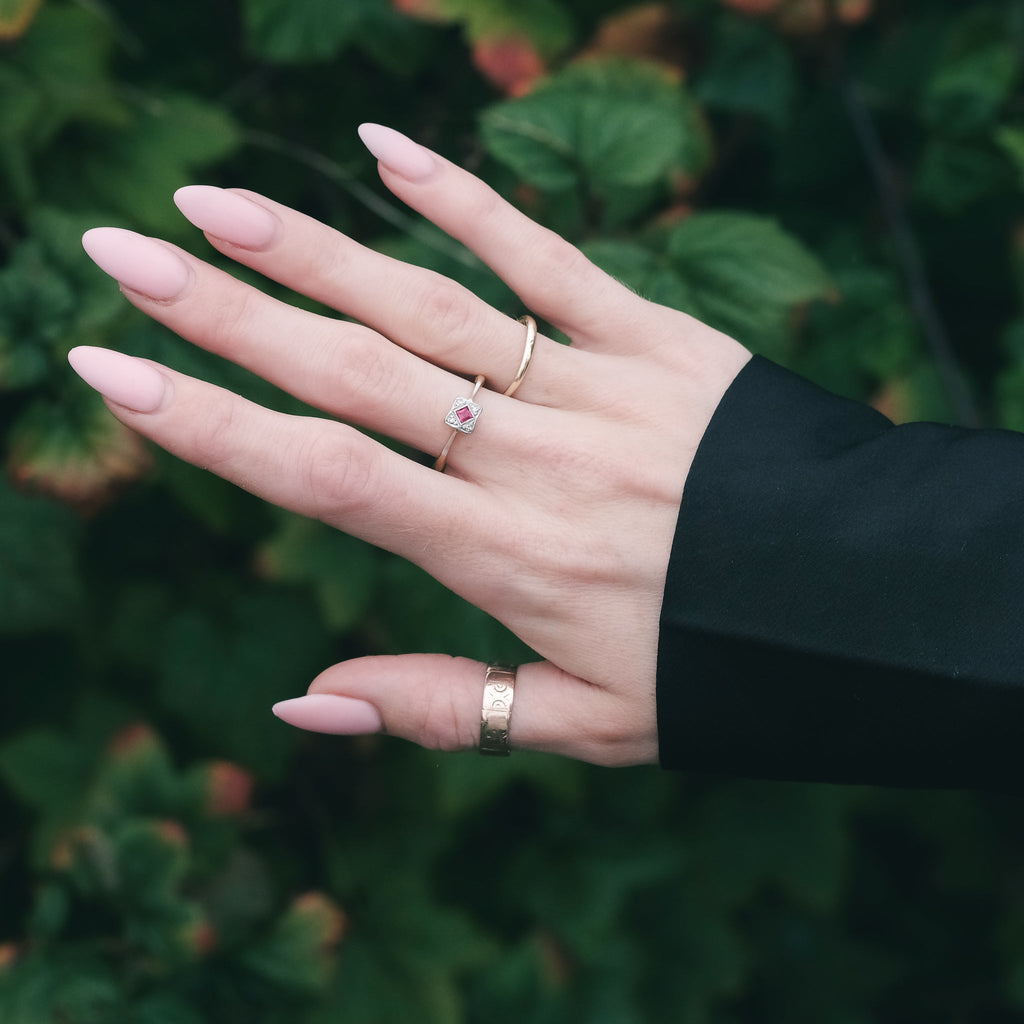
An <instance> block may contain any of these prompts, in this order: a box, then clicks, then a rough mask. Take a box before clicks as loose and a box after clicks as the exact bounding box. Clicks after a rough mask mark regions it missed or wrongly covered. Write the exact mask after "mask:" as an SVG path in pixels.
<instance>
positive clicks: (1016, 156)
mask: <svg viewBox="0 0 1024 1024" xmlns="http://www.w3.org/2000/svg"><path fill="white" fill-rule="evenodd" d="M995 138H996V142H997V143H998V144H999V146H1000V147H1001V148H1002V150H1003V152H1004V153H1005V154H1006V155H1007V156H1008V157H1009V158H1010V162H1011V163H1012V164H1013V167H1014V169H1015V170H1016V172H1017V183H1018V185H1019V186H1020V187H1021V188H1024V128H1017V127H1012V126H1010V125H1003V126H1002V127H1001V128H998V129H996V134H995Z"/></svg>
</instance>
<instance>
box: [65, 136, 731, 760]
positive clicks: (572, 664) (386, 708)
mask: <svg viewBox="0 0 1024 1024" xmlns="http://www.w3.org/2000/svg"><path fill="white" fill-rule="evenodd" d="M361 134H362V135H363V139H364V142H365V143H366V145H367V146H368V148H369V149H370V150H371V152H372V153H373V154H374V155H375V156H376V157H377V158H378V159H379V161H380V173H381V177H382V178H383V180H384V183H385V184H386V185H387V187H388V188H389V189H391V191H392V192H393V193H394V194H395V195H396V196H398V197H399V198H401V199H402V200H403V201H404V202H406V203H407V204H409V206H411V207H413V208H414V209H416V210H418V211H420V212H421V213H422V214H424V215H425V216H427V217H429V218H430V219H431V220H432V221H433V222H434V223H435V224H437V225H438V226H440V227H441V228H443V229H444V230H445V231H447V232H448V233H449V234H450V235H453V236H454V237H455V238H457V239H458V240H460V241H461V242H463V243H465V244H466V245H467V246H468V247H469V248H470V249H471V250H473V251H474V252H475V253H477V255H479V256H480V258H481V259H483V260H484V261H485V262H486V263H487V264H489V265H490V266H491V267H492V268H493V269H494V270H495V271H496V272H497V273H498V274H499V275H500V276H501V277H502V278H503V279H504V280H505V281H506V282H507V284H508V285H509V286H510V287H511V288H512V289H513V290H514V291H515V292H516V293H517V294H518V295H519V296H520V298H521V299H522V301H523V305H524V310H523V312H530V313H533V314H534V315H535V316H537V317H538V318H543V319H544V320H546V321H547V322H549V323H551V324H553V325H554V326H556V327H557V328H559V329H560V330H562V331H563V332H564V333H565V334H566V335H567V336H568V337H569V338H571V339H572V346H571V347H566V346H563V345H560V344H558V343H556V342H554V341H551V340H548V339H546V338H544V337H540V338H538V339H537V345H536V349H535V352H534V356H533V360H532V364H531V366H530V368H529V370H528V372H527V374H526V376H525V379H524V380H523V383H522V385H521V387H520V388H519V389H518V391H517V392H516V393H515V396H514V397H505V396H504V395H503V394H502V392H503V391H504V390H505V389H506V388H507V387H508V385H509V384H510V383H511V381H512V379H513V377H514V375H515V373H516V368H517V366H518V365H519V361H520V357H521V355H522V352H523V344H524V340H525V330H524V327H523V325H522V324H520V323H517V322H516V321H515V320H514V319H511V318H509V317H507V316H505V315H504V314H502V313H499V312H498V311H497V310H495V309H492V308H491V307H489V306H488V305H486V304H485V303H484V302H482V301H480V300H479V299H477V298H476V297H475V296H474V295H472V294H471V293H469V292H468V291H466V290H465V289H464V288H462V287H461V286H460V285H457V284H455V283H454V282H452V281H449V280H447V279H446V278H444V277H441V276H440V275H438V274H436V273H433V272H431V271H427V270H423V269H420V268H417V267H412V266H408V265H406V264H403V263H401V262H398V261H396V260H393V259H390V258H388V257H386V256H382V255H380V254H378V253H375V252H373V251H371V250H369V249H366V248H364V247H363V246H361V245H359V244H358V243H356V242H354V241H352V240H351V239H350V238H346V237H345V236H343V235H341V234H339V233H338V232H336V231H333V230H331V229H329V228H327V227H325V226H323V225H321V224H318V223H316V222H315V221H313V220H311V219H309V218H308V217H305V216H302V215H301V214H298V213H296V212H294V211H293V210H289V209H286V208H284V207H282V206H279V205H277V204H276V203H273V202H271V201H270V200H268V199H264V198H263V197H261V196H257V195H254V194H252V193H248V192H244V191H240V190H231V191H224V190H221V189H214V188H208V187H204V186H194V187H190V188H186V189H182V190H181V191H180V192H179V193H178V195H177V197H176V199H177V202H178V205H179V206H180V208H181V210H182V211H183V212H184V214H185V216H186V217H188V218H189V220H191V221H192V222H193V223H194V224H196V225H197V226H198V227H200V228H202V229H203V230H204V231H205V232H206V234H207V237H208V239H209V240H210V242H211V243H212V244H213V245H214V246H215V247H216V248H217V249H219V250H220V251H221V252H223V253H225V254H226V255H228V256H230V257H231V258H232V259H234V260H237V261H238V262H239V263H243V264H245V265H246V266H249V267H252V268H254V269H256V270H258V271H260V272H261V273H263V274H265V275H266V276H268V277H270V278H273V279H274V280H277V281H279V282H281V283H283V284H285V285H287V286H289V287H291V288H293V289H295V290H296V291H298V292H302V293H304V294H306V295H308V296H310V297H312V298H314V299H317V300H319V301H320V302H322V303H325V304H327V305H328V306H330V307H332V308H334V309H337V310H339V311H341V312H342V313H344V314H346V315H348V316H351V317H353V318H354V319H355V320H358V321H359V322H360V324H352V323H347V322H342V321H338V320H333V319H328V318H325V317H321V316H317V315H314V314H312V313H309V312H304V311H301V310H298V309H295V308H292V307H291V306H288V305H286V304H284V303H281V302H279V301H276V300H274V299H272V298H269V297H267V296H266V295H264V294H263V293H261V292H259V291H258V290H256V289H253V288H251V287H249V286H248V285H245V284H242V283H240V282H238V281H237V280H235V279H234V278H232V277H231V276H229V275H228V274H225V273H223V272H221V271H219V270H216V269H214V268H213V267H211V266H209V265H207V264H206V263H204V262H202V261H201V260H199V259H196V258H195V257H193V256H191V255H189V254H188V253H185V252H182V251H181V250H179V249H177V248H176V247H174V246H171V245H169V244H167V243H165V242H161V241H158V240H154V239H148V238H143V237H142V236H139V235H135V234H133V233H131V232H126V231H121V230H118V229H113V228H99V229H96V230H94V231H91V232H89V233H88V234H87V235H86V238H85V245H86V248H87V250H88V251H89V253H90V255H91V256H92V257H93V259H94V260H95V261H96V262H97V263H98V264H99V265H100V266H101V267H102V268H103V269H104V270H106V271H107V272H108V273H110V274H111V275H112V276H114V277H116V278H117V279H118V280H119V281H120V283H121V287H122V289H123V291H124V293H125V295H126V296H127V297H128V299H129V300H130V301H131V302H133V303H134V304H135V305H136V306H138V307H139V308H140V309H141V310H143V311H144V312H146V313H147V314H149V315H150V316H152V317H153V318H154V319H156V320H159V321H160V322H161V323H163V324H166V325H167V326H168V327H170V328H172V329H173V330H174V331H176V332H177V333H178V334H180V335H181V336H182V337H184V338H187V339H188V340H189V341H191V342H193V343H195V344H197V345H201V346H202V347H204V348H206V349H209V350H210V351H211V352H216V353H218V354H220V355H223V356H225V357H227V358H229V359H232V360H234V361H235V362H237V363H240V364H242V365H244V366H246V367H248V368H249V369H251V370H253V371H255V372H256V373H258V374H261V375H262V376H263V377H265V378H267V379H268V380H270V381H272V382H273V383H275V384H277V385H279V386H280V387H282V388H284V389H286V390H288V391H290V392H291V393H292V394H294V395H296V396H297V397H299V398H301V399H303V400H304V401H306V402H308V403H310V404H311V405H313V406H316V407H318V408H320V409H322V410H324V412H326V413H327V414H329V415H330V416H331V417H337V420H335V419H319V418H314V417H295V416H286V415H282V414H279V413H275V412H271V411H269V410H267V409H264V408H262V407H260V406H257V405H254V404H252V403H250V402H248V401H246V400H245V399H243V398H241V397H239V396H238V395H234V394H231V393H230V392H227V391H224V390H222V389H219V388H216V387H213V386H212V385H210V384H207V383H205V382H203V381H199V380H195V379H192V378H189V377H186V376H183V375H182V374H179V373H176V372H174V371H172V370H169V369H167V368H165V367H162V366H157V365H156V364H153V363H150V362H148V361H144V360H139V359H134V358H132V357H128V356H123V355H120V354H119V353H113V352H109V351H106V350H102V349H91V348H79V349H76V350H74V352H73V353H72V356H71V361H72V363H73V365H74V366H75V368H76V370H77V371H78V372H79V373H80V374H81V375H82V376H83V377H84V378H85V379H86V380H87V381H88V382H89V383H90V384H92V385H93V386H94V387H96V388H97V389H98V390H99V391H101V392H102V393H103V394H104V395H105V396H106V398H107V400H108V404H109V405H110V408H111V411H112V412H113V413H114V415H115V416H117V417H118V419H120V420H121V421H122V422H123V423H125V424H127V425H128V426H130V427H132V428H133V429H135V430H137V431H138V432H139V433H140V434H144V435H145V436H146V437H149V438H151V439H152V440H154V441H155V442H156V443H157V444H159V445H161V446H163V447H164V448H166V449H168V450H169V451H171V452H173V453H175V454H176V455H178V456H180V457H181V458H183V459H187V460H188V461H189V462H193V463H195V464H196V465H199V466H203V467H205V468H207V469H210V470H211V471H213V472H215V473H217V474H219V475H220V476H223V477H225V478H226V479H229V480H232V481H234V482H235V483H237V484H239V485H241V486H242V487H245V488H246V489H248V490H250V491H252V492H253V493H255V494H258V495H260V496H262V497H264V498H266V499H267V500H269V501H273V502H275V503H277V504H279V505H282V506H285V507H286V508H290V509H293V510H295V511H297V512H301V513H303V514H305V515H309V516H316V517H318V518H320V519H322V520H323V521H324V522H326V523H329V524H330V525H332V526H335V527H337V528H338V529H341V530H345V531H347V532H348V533H351V534H354V535H355V536H358V537H362V538H364V539H366V540H368V541H371V542H372V543H374V544H378V545H380V546H381V547H384V548H387V549H388V550H390V551H393V552H395V553H397V554H399V555H402V556H403V557H405V558H408V559H410V560H411V561H413V562H415V563H417V564H418V565H420V566H422V567H423V568H424V569H426V570H427V571H428V572H430V573H431V574H432V575H433V576H435V577H436V578H437V579H438V580H440V581H441V582H442V583H444V584H445V585H446V586H448V587H450V588H451V589H452V590H454V591H455V592H457V593H458V594H460V595H462V596H463V597H464V598H466V599H467V600H469V601H471V602H472V603H473V604H476V605H479V607H481V608H482V609H484V610H485V611H486V612H488V613H489V614H491V615H492V616H494V617H495V618H497V619H499V620H500V621H501V622H503V623H505V624H506V625H507V626H508V627H509V628H510V629H512V630H513V631H514V632H515V633H516V634H517V635H518V636H520V637H521V638H522V639H523V640H524V641H525V642H526V643H527V644H529V645H530V646H531V647H532V648H533V649H534V650H535V651H537V652H538V653H539V654H540V655H541V656H542V657H544V658H546V659H547V661H545V662H540V663H537V664H532V665H526V666H523V667H522V668H521V669H520V671H519V680H518V686H517V688H516V699H515V709H514V714H513V717H512V722H511V742H512V746H513V747H514V748H529V749H536V750H547V751H554V752H558V753H561V754H566V755H569V756H571V757H577V758H582V759H584V760H588V761H593V762H597V763H601V764H630V763H638V762H648V761H654V760H656V759H657V754H658V743H657V724H656V713H655V671H656V663H657V648H658V617H659V611H660V607H661V600H662V591H663V587H664V580H665V571H666V566H667V564H668V558H669V550H670V546H671V543H672V537H673V532H674V528H675V522H676V515H677V510H678V506H679V501H680V497H681V495H682V491H683V485H684V483H685V481H686V475H687V471H688V469H689V466H690V463H691V460H692V457H693V454H694V452H695V450H696V448H697V445H698V443H699V442H700V439H701V436H702V434H703V432H704V429H705V427H706V426H707V424H708V421H709V420H710V418H711V415H712V413H713V411H714V409H715V407H716V405H717V404H718V402H719V400H720V399H721V397H722V395H723V394H724V392H725V390H726V388H728V386H729V384H730V382H731V381H732V380H733V378H734V377H735V376H736V374H737V373H738V372H739V370H740V368H741V367H742V366H743V364H744V363H745V362H746V360H747V358H748V353H747V352H746V351H745V350H744V349H743V348H742V347H741V346H740V345H738V344H737V343H736V342H734V341H732V340H730V339H728V338H726V337H723V336H722V335H720V334H718V333H717V332H715V331H713V330H711V329H710V328H707V327H705V326H703V325H701V324H700V323H698V322H697V321H695V320H693V319H692V318H690V317H688V316H686V315H685V314H683V313H679V312H677V311H674V310H671V309H667V308H665V307H662V306H657V305H653V304H652V303H649V302H647V301H645V300H644V299H642V298H640V297H639V296H637V295H636V294H634V293H633V292H631V291H629V290H628V289H627V288H625V287H623V286H622V285H620V284H618V283H617V282H615V281H614V280H612V279H611V278H609V277H608V276H607V275H606V274H604V273H603V272H602V271H600V270H598V269H597V268H596V267H594V266H593V265H592V264H591V263H589V262H588V261H587V260H586V259H585V258H584V257H583V256H582V255H581V254H580V252H579V251H578V250H576V249H575V248H573V247H572V246H571V245H569V244H568V243H567V242H565V241H564V240H563V239H561V238H559V237H558V236H556V235H554V234H552V233H551V232H550V231H548V230H546V229H545V228H542V227H540V226H538V225H537V224H534V223H533V222H531V221H530V220H529V219H527V218H526V217H525V216H523V215H522V214H521V213H519V212H517V211H516V210H515V209H513V208H512V207H511V206H510V205H508V204H507V203H506V202H504V200H502V199H501V198H500V197H499V196H497V195H496V194H495V193H494V192H493V191H492V190H491V189H490V188H488V187H487V186H486V185H484V184H483V183H482V182H480V181H479V180H477V179H476V178H474V177H473V176H472V175H470V174H468V173H467V172H465V171H463V170H461V169H459V168H458V167H456V166H454V165H453V164H451V163H449V162H447V161H445V160H443V159H442V158H440V157H439V156H437V155H435V154H433V153H431V152H429V151H428V150H425V149H423V148H422V147H420V146H418V145H416V144H415V143H413V142H411V141H410V140H408V139H406V138H405V137H404V136H401V135H399V134H397V133H396V132H393V131H391V130H390V129H386V128H382V127H380V126H376V125H366V126H364V127H363V128H362V129H361ZM477 374H483V375H484V376H485V377H486V385H485V389H484V390H481V391H480V393H479V394H478V395H477V398H476V401H477V402H478V404H479V405H480V406H481V407H482V412H481V414H480V418H479V424H478V426H477V428H476V430H475V431H474V432H473V433H472V434H470V435H466V436H461V435H460V436H459V437H457V438H456V440H455V443H454V445H453V446H452V449H451V452H450V454H449V457H448V463H447V469H446V471H445V472H444V473H439V472H436V471H435V470H434V469H433V468H431V467H430V466H426V465H421V464H419V463H417V462H415V461H413V460H411V459H409V458H406V457H403V456H402V455H400V454H397V453H395V452H394V451H392V450H390V449H388V448H387V447H385V446H383V445H381V444H379V443H378V442H376V441H374V440H372V439H371V438H370V437H368V436H366V435H365V434H363V433H361V432H360V431H359V430H357V429H355V428H354V427H353V426H349V425H348V424H354V425H355V426H358V427H364V428H367V429H369V430H371V431H376V432H380V433H383V434H387V435H390V436H391V437H394V438H396V439H398V440H400V441H402V442H405V443H406V444H407V445H410V446H412V447H413V448H416V449H418V450H420V451H423V452H426V453H428V454H429V455H431V456H436V455H437V454H438V453H439V452H440V451H441V449H442V448H443V447H444V445H445V443H446V441H447V440H448V438H449V436H450V434H451V429H450V428H449V427H448V426H447V425H446V424H445V423H444V418H445V415H446V414H447V413H448V411H449V408H450V407H451V403H452V400H453V399H454V398H455V397H456V396H465V397H468V396H469V393H470V391H471V389H472V384H471V383H469V382H470V381H472V379H473V378H474V377H475V376H476V375H477ZM339 420H340V421H343V422H338V421H339ZM700 583H701V581H700V580H694V581H693V584H694V586H698V587H699V586H700ZM483 676H484V671H483V667H482V666H481V665H479V664H477V663H475V662H472V661H469V660H467V659H462V658H454V659H453V658H448V657H445V656H441V655H427V654H422V655H416V654H412V655H404V656H400V657H371V658H362V659H359V660H356V661H350V662H344V663H342V664H339V665H335V666H334V667H332V668H329V669H327V670H326V671H325V672H324V673H322V674H321V675H320V676H319V678H317V679H316V680H315V681H314V682H313V684H312V686H311V687H310V693H311V694H314V695H320V696H317V697H316V698H315V699H309V698H299V699H298V700H297V701H288V702H285V706H280V708H279V713H280V714H281V715H282V717H285V718H286V719H287V720H290V721H293V722H294V723H295V724H301V725H303V726H304V727H306V728H314V729H319V730H321V731H326V732H348V733H353V732H372V731H376V730H378V729H381V728H383V729H385V730H386V731H387V732H388V733H390V734H392V735H396V736H403V737H406V738H407V739H410V740H413V741H415V742H417V743H421V744H423V745H425V746H429V747H437V748H441V749H460V748H468V747H473V746H475V745H476V744H477V742H478V738H479V726H480V708H481V695H482V690H483ZM323 695H328V696H327V697H325V696H323Z"/></svg>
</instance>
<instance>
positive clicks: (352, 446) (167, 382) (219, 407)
mask: <svg viewBox="0 0 1024 1024" xmlns="http://www.w3.org/2000/svg"><path fill="white" fill-rule="evenodd" d="M68 358H69V361H70V362H71V365H72V366H73V367H74V369H75V370H76V371H77V372H78V374H79V375H80V376H81V377H82V378H83V379H84V380H85V381H86V383H88V384H90V385H91V386H92V387H94V388H96V390H98V391H99V392H100V393H101V394H103V395H104V396H105V397H106V398H107V400H108V403H109V404H110V407H111V411H112V412H113V413H114V415H115V416H117V418H118V419H119V420H121V422H123V423H125V424H126V425H127V426H129V427H131V428H132V429H134V430H136V431H138V432H139V433H140V434H142V435H144V436H145V437H148V438H150V439H151V440H153V441H155V442H156V443H157V444H159V445H160V446H161V447H163V448H166V449H167V450H168V451H169V452H172V453H173V454H175V455H178V456H180V457H181V458H183V459H185V460H187V461H188V462H191V463H193V464H194V465H197V466H200V467H202V468H205V469H209V470H211V471H213V472H215V473H217V475H218V476H222V477H224V478H225V479H226V480H230V481H232V482H234V483H236V484H238V485H240V486H241V487H244V488H245V489H246V490H248V491H251V492H252V493H253V494H256V495H259V496H260V497H262V498H265V499H267V500H268V501H272V502H274V503H275V504H277V505H280V506H282V507H284V508H288V509H291V510H293V511H295V512H299V513H301V514H303V515H307V516H312V517H315V518H317V519H321V520H323V521H324V522H326V523H329V524H330V525H332V526H336V527H338V528H340V529H343V530H345V531H346V532H348V533H351V534H353V535H355V536H357V537H361V538H363V539H364V540H367V541H369V542H371V543H373V544H377V545H379V546H381V547H384V548H387V549H388V550H390V551H394V552H395V553H397V554H399V555H402V556H404V557H406V558H409V559H410V560H412V561H414V562H416V563H417V564H419V565H421V566H423V567H424V568H425V569H426V570H427V571H428V572H430V573H431V574H432V575H434V576H436V577H437V578H438V579H440V580H442V582H445V583H446V584H448V585H451V584H452V583H453V582H454V581H455V579H456V577H459V576H461V575H465V565H464V564H463V560H464V559H468V558H474V559H476V561H477V562H479V558H478V555H477V554H476V552H475V550H474V549H475V547H476V542H477V540H478V538H476V537H475V536H473V529H474V524H475V523H477V522H486V521H488V520H490V521H492V522H493V521H494V517H495V516H498V515H499V512H498V510H496V509H493V508H490V507H489V503H490V502H489V499H488V498H487V496H486V493H485V492H483V491H480V490H479V489H478V488H475V487H471V486H470V485H469V484H467V483H465V482H464V481H461V480H458V479H454V478H452V477H449V476H447V475H442V474H441V473H435V472H434V471H433V470H432V469H427V468H426V467H423V466H420V465H418V464H416V463H415V462H412V461H410V460H409V459H406V458H403V457H402V456H401V455H399V454H397V453H395V452H392V451H390V450H389V449H388V448H386V447H385V446H383V445H381V444H379V443H378V442H376V441H374V440H372V439H371V438H369V437H367V436H365V435H364V434H361V433H360V432H359V431H357V430H355V429H353V428H352V427H349V426H346V425H345V424H341V423H336V422H334V421H330V420H323V419H318V418H315V417H304V416H286V415H284V414H282V413H277V412H272V411H270V410H268V409H265V408H263V407H262V406H259V405H256V404H254V403H252V402H249V401H247V400H245V399H243V398H241V397H239V396H238V395H235V394H232V393H231V392H229V391H225V390H223V389H222V388H218V387H214V386H213V385H211V384H207V383H206V382H204V381H198V380H195V379H193V378H191V377H187V376H185V375H184V374H180V373H176V372H175V371H173V370H170V369H168V368H167V367H163V366H158V365H157V364H155V363H151V362H149V361H147V360H142V359H136V358H133V357H131V356H126V355H123V354H121V353H119V352H112V351H110V350H107V349H99V348H89V347H80V348H76V349H73V350H72V351H71V353H70V355H69V357H68ZM453 508H454V509H457V510H459V511H461V512H464V513H465V516H466V518H465V521H464V522H460V523H459V524H458V526H457V528H458V529H459V530H460V531H461V532H462V533H464V534H465V535H466V536H467V537H468V538H469V540H468V542H467V543H466V544H464V545H461V544H460V545H455V544H449V543H446V542H445V541H446V539H447V538H448V536H449V535H450V533H451V532H452V530H453V529H455V528H456V526H455V525H453ZM499 517H500V516H499Z"/></svg>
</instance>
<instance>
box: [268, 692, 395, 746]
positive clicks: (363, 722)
mask: <svg viewBox="0 0 1024 1024" xmlns="http://www.w3.org/2000/svg"><path fill="white" fill-rule="evenodd" d="M272 710H273V712H274V714H275V715H277V717H278V718H280V719H281V721H282V722H287V723H288V724H289V725H294V726H295V727H296V728H298V729H306V730H308V731H309V732H326V733H333V734H334V735H335V736H364V735H366V734H368V733H374V732H380V731H381V729H382V728H383V725H384V723H383V720H382V719H381V717H380V712H379V711H378V710H377V709H376V708H375V707H374V706H373V705H372V704H370V703H369V702H368V701H365V700H358V699H357V698H356V697H342V696H337V695H335V694H333V693H310V694H307V695H306V696H305V697H294V698H292V699H291V700H282V701H279V702H278V703H277V704H275V705H274V707H273V709H272Z"/></svg>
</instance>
